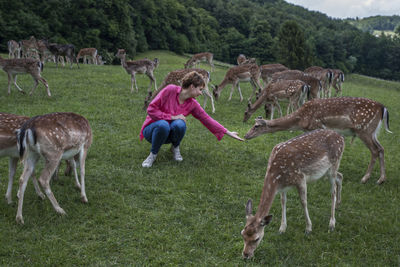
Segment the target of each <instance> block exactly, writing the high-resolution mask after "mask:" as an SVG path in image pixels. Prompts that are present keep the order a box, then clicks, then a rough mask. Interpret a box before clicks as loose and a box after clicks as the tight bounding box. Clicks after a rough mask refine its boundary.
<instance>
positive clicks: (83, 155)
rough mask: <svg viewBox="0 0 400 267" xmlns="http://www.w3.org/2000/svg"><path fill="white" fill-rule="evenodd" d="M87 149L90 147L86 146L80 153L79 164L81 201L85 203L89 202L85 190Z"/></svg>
mask: <svg viewBox="0 0 400 267" xmlns="http://www.w3.org/2000/svg"><path fill="white" fill-rule="evenodd" d="M87 149H88V148H87V147H84V148H83V149H82V150H81V151H80V153H79V165H80V171H81V201H82V202H83V203H87V202H88V199H87V196H86V191H85V163H86V156H87ZM75 169H76V168H75Z"/></svg>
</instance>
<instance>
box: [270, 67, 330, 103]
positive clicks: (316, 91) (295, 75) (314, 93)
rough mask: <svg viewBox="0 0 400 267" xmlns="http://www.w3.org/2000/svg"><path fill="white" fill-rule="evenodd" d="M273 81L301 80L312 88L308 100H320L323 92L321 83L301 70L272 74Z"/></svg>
mask: <svg viewBox="0 0 400 267" xmlns="http://www.w3.org/2000/svg"><path fill="white" fill-rule="evenodd" d="M272 80H273V81H276V80H301V81H303V82H305V83H306V84H308V85H309V86H310V91H309V95H308V99H312V98H319V97H320V94H321V91H322V84H321V81H320V80H319V79H317V78H315V77H313V76H311V75H308V74H306V73H304V72H302V71H299V70H285V71H280V72H276V73H274V74H272Z"/></svg>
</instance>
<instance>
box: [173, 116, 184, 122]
mask: <svg viewBox="0 0 400 267" xmlns="http://www.w3.org/2000/svg"><path fill="white" fill-rule="evenodd" d="M171 120H173V121H175V120H183V121H184V122H186V117H185V116H184V115H183V114H179V115H176V116H171Z"/></svg>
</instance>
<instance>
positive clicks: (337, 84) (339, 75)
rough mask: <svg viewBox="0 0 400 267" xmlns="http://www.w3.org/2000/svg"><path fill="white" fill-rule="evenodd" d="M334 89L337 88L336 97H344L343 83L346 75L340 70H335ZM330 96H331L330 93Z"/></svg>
mask: <svg viewBox="0 0 400 267" xmlns="http://www.w3.org/2000/svg"><path fill="white" fill-rule="evenodd" d="M332 71H333V78H332V87H333V88H335V90H336V93H335V96H339V95H340V96H342V83H343V82H344V73H343V71H341V70H339V69H333V70H332ZM329 94H331V93H330V92H329Z"/></svg>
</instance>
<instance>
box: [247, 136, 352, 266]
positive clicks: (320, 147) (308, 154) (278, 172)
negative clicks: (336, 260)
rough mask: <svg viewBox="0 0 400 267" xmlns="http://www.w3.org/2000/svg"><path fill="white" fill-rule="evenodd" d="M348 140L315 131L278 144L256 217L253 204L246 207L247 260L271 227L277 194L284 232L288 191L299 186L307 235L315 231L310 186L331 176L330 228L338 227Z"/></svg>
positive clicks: (269, 162) (282, 231) (250, 203)
mask: <svg viewBox="0 0 400 267" xmlns="http://www.w3.org/2000/svg"><path fill="white" fill-rule="evenodd" d="M344 145H345V142H344V139H343V137H342V136H341V135H340V134H338V133H337V132H335V131H332V130H322V129H319V130H314V131H312V132H309V133H305V134H303V135H300V136H298V137H295V138H293V139H290V140H288V141H286V142H284V143H280V144H278V145H276V146H275V147H274V148H273V149H272V152H271V155H270V157H269V161H268V167H267V172H266V175H265V180H264V186H263V189H262V193H261V199H260V203H259V204H258V209H257V212H256V214H255V215H252V209H253V204H252V201H251V200H249V201H248V202H247V205H246V226H245V227H244V229H243V230H242V231H241V235H242V237H243V240H244V248H243V253H242V255H243V257H244V258H246V259H248V258H251V257H252V256H253V255H254V250H255V249H256V248H257V246H258V245H259V244H260V242H261V240H262V238H263V237H264V227H265V226H266V225H267V224H269V222H270V221H271V219H272V215H271V214H269V212H270V209H271V206H272V203H273V201H274V198H275V195H276V194H277V193H278V192H280V195H281V205H282V220H281V226H280V228H279V232H280V233H284V232H285V231H286V228H287V223H286V192H287V190H288V189H290V188H291V187H296V188H297V191H298V193H299V196H300V201H301V204H302V206H303V209H304V214H305V217H306V233H310V232H311V231H312V223H311V220H310V216H309V214H308V208H307V183H308V182H312V181H315V180H318V179H319V178H321V177H323V176H327V177H328V178H329V181H330V183H331V199H332V205H331V217H330V221H329V229H330V231H333V230H334V228H335V224H336V219H335V208H336V207H337V205H339V204H340V202H341V191H342V180H343V176H342V174H341V173H339V172H338V169H339V165H340V160H341V158H342V154H343V150H344Z"/></svg>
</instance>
